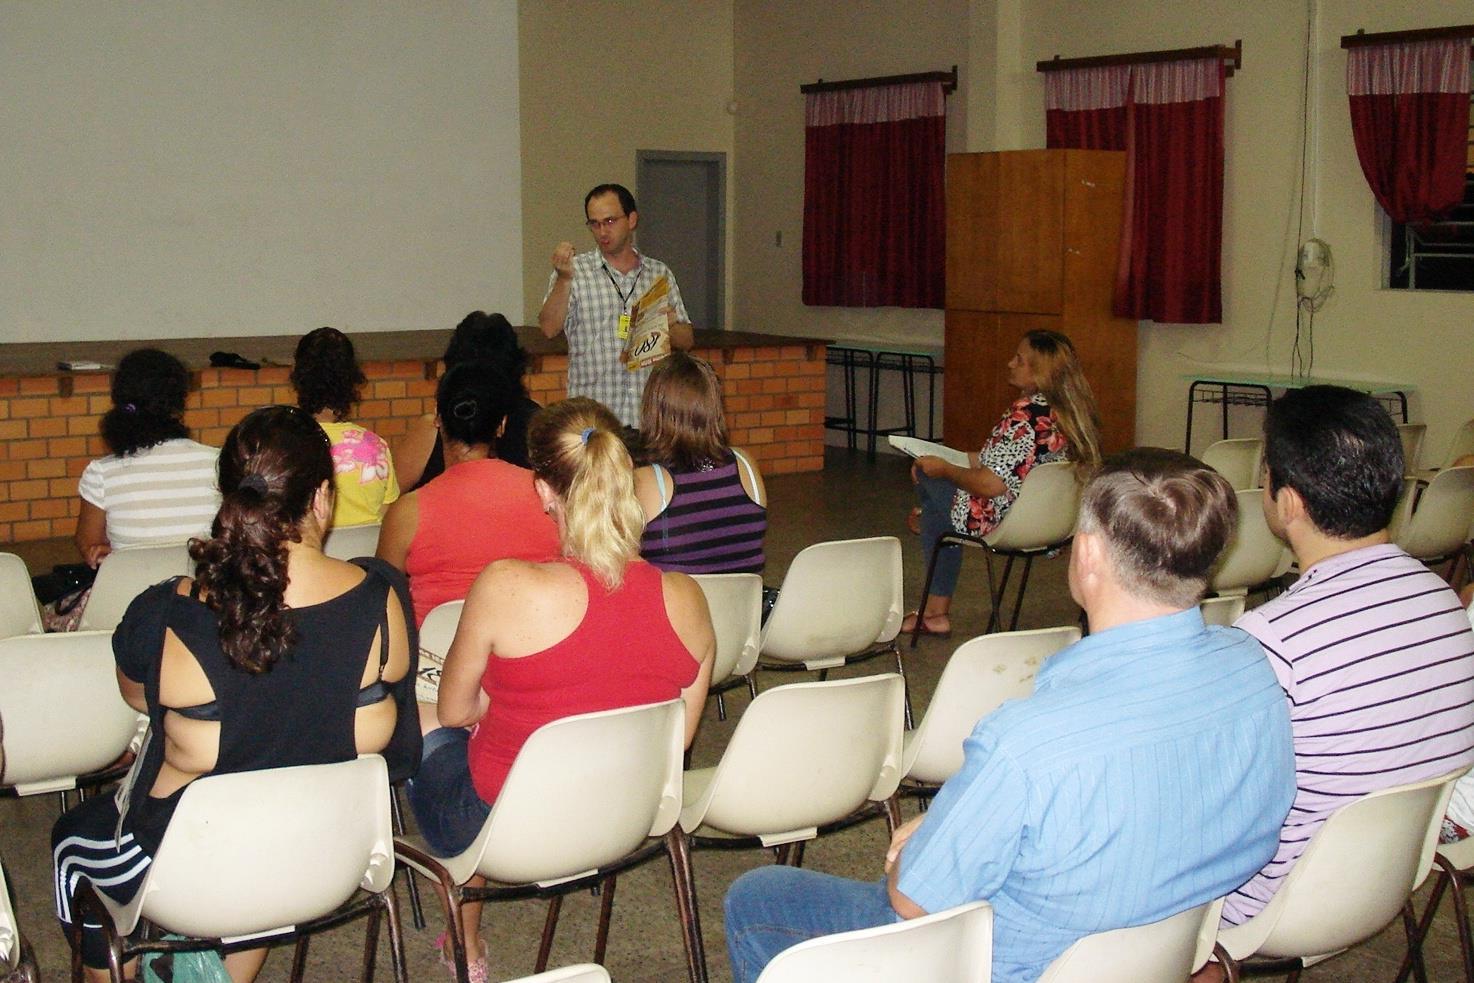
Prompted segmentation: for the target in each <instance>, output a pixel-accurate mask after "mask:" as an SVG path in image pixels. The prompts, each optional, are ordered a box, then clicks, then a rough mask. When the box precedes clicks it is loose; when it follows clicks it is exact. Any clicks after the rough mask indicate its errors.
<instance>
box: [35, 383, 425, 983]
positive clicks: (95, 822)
mask: <svg viewBox="0 0 1474 983" xmlns="http://www.w3.org/2000/svg"><path fill="white" fill-rule="evenodd" d="M332 474H333V465H332V457H331V455H330V453H329V450H328V440H327V436H326V435H325V434H324V433H323V431H322V428H320V427H319V426H318V425H317V423H316V422H315V421H314V420H313V419H312V417H311V416H309V415H307V414H306V413H304V412H303V411H302V410H300V409H297V408H295V407H287V406H272V407H267V408H266V409H261V410H257V411H256V412H254V413H252V414H250V415H249V416H247V417H246V418H245V419H244V420H242V421H241V422H240V423H239V424H238V425H237V426H236V427H235V429H233V430H232V431H231V432H230V435H229V436H228V437H227V438H226V440H225V446H224V448H223V449H222V450H221V452H220V490H221V492H222V495H223V498H222V502H221V506H220V512H219V514H218V515H217V516H216V518H215V522H214V525H213V527H212V530H211V533H212V535H211V538H209V539H205V540H198V539H197V540H194V541H192V542H191V544H190V554H191V556H193V557H194V559H195V560H196V562H197V564H198V567H197V577H196V578H195V579H193V580H191V579H190V578H188V577H181V578H176V579H174V580H170V581H166V582H164V583H161V584H158V585H156V586H154V587H151V588H149V589H148V590H147V591H145V592H144V593H143V594H141V595H139V597H138V598H137V599H136V600H134V602H133V604H132V605H131V606H130V607H129V609H128V613H127V614H126V615H125V616H124V618H123V622H122V624H121V625H119V627H118V629H117V631H116V633H115V634H114V637H113V651H114V654H115V656H116V658H117V663H118V684H119V688H120V689H121V691H122V694H123V698H124V699H125V700H127V701H128V703H129V704H130V705H131V706H133V707H135V708H136V709H138V710H139V711H141V712H144V713H147V714H148V716H149V718H150V723H151V725H152V731H151V736H150V738H149V740H148V742H147V743H146V744H145V746H144V748H143V750H142V751H141V752H140V759H139V762H138V764H137V766H136V772H135V774H136V779H135V782H134V785H133V789H132V794H131V795H130V796H129V798H128V802H127V806H126V811H125V814H124V815H123V816H122V817H121V819H120V817H119V810H118V807H117V805H116V804H115V802H114V798H113V797H112V796H101V797H98V798H94V799H89V800H87V801H86V802H84V803H83V804H82V805H80V806H78V807H77V808H76V809H73V810H72V811H70V812H68V813H67V814H66V815H64V816H62V817H61V819H59V820H58V821H57V823H56V826H55V828H54V829H53V831H52V847H53V857H54V860H55V863H56V874H57V880H56V891H57V910H58V911H59V912H60V913H61V915H62V922H63V928H66V927H67V926H68V925H69V923H70V920H71V900H72V899H71V895H72V893H73V891H74V890H75V887H76V883H77V880H78V878H82V877H85V878H88V879H90V880H92V882H93V884H94V885H95V886H96V887H97V888H98V889H99V890H101V891H104V892H106V893H107V894H109V895H111V896H113V897H115V898H117V899H118V900H119V901H126V900H127V899H129V898H131V897H132V896H133V894H134V893H136V891H137V890H138V888H139V887H140V886H141V884H142V882H143V880H144V878H145V875H146V873H147V867H148V860H149V859H150V858H151V857H152V856H153V854H154V853H155V852H156V851H157V850H158V848H159V844H160V842H161V841H162V839H163V836H164V832H165V830H166V829H167V828H168V825H169V820H170V818H171V817H172V816H173V813H174V809H175V807H176V806H177V805H178V802H179V799H180V796H181V795H182V794H183V792H184V789H185V788H186V787H188V785H189V783H190V782H192V781H194V780H195V779H196V778H201V777H203V776H205V775H210V774H224V773H230V772H242V771H254V770H259V769H264V768H279V767H287V766H291V765H304V764H320V763H326V762H334V761H346V760H350V759H352V758H354V757H356V756H357V755H358V754H360V753H371V752H382V753H383V754H384V756H385V759H386V760H387V762H388V764H389V770H390V773H391V776H393V775H395V773H396V772H397V773H399V775H400V776H401V777H402V776H403V775H405V774H406V773H407V772H408V771H409V770H410V769H411V768H413V767H414V764H415V762H416V761H417V760H418V758H419V745H420V729H419V720H418V716H417V713H416V710H415V705H414V686H413V682H414V672H415V664H416V654H417V648H416V639H415V638H414V620H413V618H412V617H411V615H410V603H409V594H408V591H407V589H406V587H405V583H404V578H403V577H402V576H401V575H400V574H399V573H398V572H397V571H395V570H393V569H392V568H390V567H389V566H387V565H386V564H383V563H380V562H379V561H376V560H360V561H355V562H354V563H344V562H342V561H341V560H334V559H332V558H330V557H328V556H326V555H324V554H323V552H322V539H323V535H324V533H325V532H326V530H327V528H328V522H329V517H330V516H331V515H332V511H333V491H332ZM165 738H167V740H166V739H165ZM82 935H83V945H82V952H83V961H84V963H85V964H86V966H87V971H88V974H89V977H91V978H93V979H96V980H105V979H107V973H106V971H105V970H103V969H101V967H104V966H106V950H105V948H104V946H103V939H102V933H101V932H100V931H97V930H89V929H85V928H84V930H83V933H82ZM264 959H265V950H264V949H258V950H251V951H248V952H237V953H232V954H231V955H230V956H228V957H227V958H226V964H227V968H228V969H229V970H230V972H231V976H232V978H233V979H235V980H237V981H239V980H251V979H253V978H254V977H255V975H256V973H257V972H258V971H259V969H260V967H261V964H262V962H263V961H264ZM126 975H129V976H131V975H132V970H128V971H127V974H126Z"/></svg>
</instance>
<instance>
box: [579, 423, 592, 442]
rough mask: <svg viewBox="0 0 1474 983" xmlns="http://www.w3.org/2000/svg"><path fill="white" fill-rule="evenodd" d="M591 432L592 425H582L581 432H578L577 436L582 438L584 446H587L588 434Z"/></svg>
mask: <svg viewBox="0 0 1474 983" xmlns="http://www.w3.org/2000/svg"><path fill="white" fill-rule="evenodd" d="M593 432H594V428H593V427H584V428H583V433H581V434H579V437H580V438H581V439H582V440H583V442H584V446H585V447H587V446H588V443H589V435H590V434H592V433H593Z"/></svg>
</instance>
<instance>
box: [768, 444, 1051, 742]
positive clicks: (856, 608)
mask: <svg viewBox="0 0 1474 983" xmlns="http://www.w3.org/2000/svg"><path fill="white" fill-rule="evenodd" d="M1036 470H1037V469H1036ZM901 604H902V599H901V541H900V540H899V539H896V538H895V537H894V536H876V537H873V538H870V539H845V540H835V541H831V542H827V543H816V544H814V545H813V546H808V547H805V548H804V549H803V550H802V551H801V552H800V553H799V554H798V556H796V557H794V558H793V563H792V564H790V565H789V567H788V573H787V574H786V575H785V576H784V578H783V587H782V589H781V590H780V591H779V593H778V602H777V603H776V604H775V605H773V611H772V613H771V614H770V615H768V623H767V624H765V625H764V626H763V633H762V647H761V650H760V653H759V656H758V665H759V666H760V667H761V668H763V669H777V670H798V671H804V670H808V671H814V672H818V673H819V678H820V680H823V679H827V678H828V674H829V670H830V669H837V668H839V667H840V666H844V665H848V664H850V663H853V662H862V661H864V660H866V659H870V658H874V657H875V656H878V655H893V656H894V657H895V660H896V672H897V673H898V674H899V675H900V676H901V679H902V680H903V681H904V680H905V678H906V667H905V665H904V663H902V661H901V650H900V647H899V646H897V645H896V636H897V635H898V634H899V633H900V630H901ZM905 712H906V726H907V727H908V728H909V727H910V726H911V703H910V700H909V698H908V699H907V700H905Z"/></svg>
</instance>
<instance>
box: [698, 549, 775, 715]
mask: <svg viewBox="0 0 1474 983" xmlns="http://www.w3.org/2000/svg"><path fill="white" fill-rule="evenodd" d="M692 579H693V580H695V581H696V583H697V584H699V585H700V587H701V591H702V593H703V594H705V595H706V606H707V608H708V609H709V610H710V611H711V626H712V628H713V629H714V630H715V632H716V637H717V655H716V661H715V662H714V663H713V664H712V667H711V687H710V689H709V692H711V693H714V694H716V698H717V717H718V718H719V719H721V720H726V719H727V703H726V700H725V698H724V696H723V694H724V693H725V692H726V691H727V690H729V689H732V688H733V687H735V686H741V685H742V684H744V683H746V684H747V693H748V696H749V697H750V698H752V699H756V698H757V681H756V680H755V679H754V678H753V669H754V668H755V667H756V666H757V657H758V649H759V647H760V646H761V644H762V620H763V578H761V577H759V576H758V575H757V574H755V573H704V574H697V575H695V576H694V577H693V578H692Z"/></svg>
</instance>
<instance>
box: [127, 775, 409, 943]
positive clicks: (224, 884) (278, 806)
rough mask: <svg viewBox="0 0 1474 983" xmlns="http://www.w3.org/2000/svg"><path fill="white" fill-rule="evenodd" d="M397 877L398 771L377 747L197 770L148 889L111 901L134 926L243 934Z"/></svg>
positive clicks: (287, 922) (302, 916)
mask: <svg viewBox="0 0 1474 983" xmlns="http://www.w3.org/2000/svg"><path fill="white" fill-rule="evenodd" d="M393 876H394V833H393V829H392V827H391V825H390V819H389V772H388V770H387V769H386V768H385V766H384V759H383V758H381V757H379V756H378V755H376V754H367V755H363V756H362V757H359V758H356V759H354V760H352V761H339V762H336V763H334V764H324V765H302V766H298V767H293V768H272V769H269V770H266V771H247V772H239V773H236V774H229V775H211V776H208V777H205V778H200V779H196V780H195V781H194V782H191V783H190V785H189V786H188V787H187V788H186V789H185V790H184V795H183V796H182V797H181V798H180V800H179V807H178V808H177V809H176V810H175V813H174V817H173V819H172V820H171V821H170V823H169V828H168V830H167V831H166V832H165V833H164V839H163V842H161V843H160V844H159V852H158V854H157V855H156V856H155V857H154V860H153V863H152V864H150V865H149V871H148V875H147V879H146V880H145V881H144V884H143V887H142V888H140V889H139V891H138V894H137V895H136V896H135V897H134V899H133V900H132V901H131V902H130V903H128V904H126V905H118V904H116V903H114V902H112V901H111V900H110V899H108V898H107V897H106V895H102V898H103V903H104V904H105V905H107V907H108V908H109V909H110V910H111V911H112V912H113V917H114V920H115V921H116V923H117V925H118V929H119V931H120V932H123V933H124V934H127V933H131V932H132V931H133V929H134V927H135V926H136V925H137V922H138V918H139V916H140V915H142V916H143V917H146V918H148V919H149V920H150V921H152V922H154V923H155V924H156V925H159V926H160V927H161V928H163V929H165V930H166V931H170V932H177V933H179V934H182V935H190V936H199V937H203V938H238V937H242V936H251V935H257V934H271V933H272V932H273V931H275V930H280V929H284V928H287V927H290V926H294V925H296V924H298V923H300V922H305V921H309V920H311V919H313V918H317V917H319V916H321V915H325V914H327V913H328V912H330V911H332V910H333V909H335V908H337V907H338V906H339V905H341V904H342V903H343V902H344V901H346V900H348V899H349V898H350V897H352V896H353V893H354V891H356V890H357V889H358V888H359V887H363V888H365V889H366V890H370V891H383V890H385V889H387V888H388V887H389V884H390V881H391V880H392V878H393Z"/></svg>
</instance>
